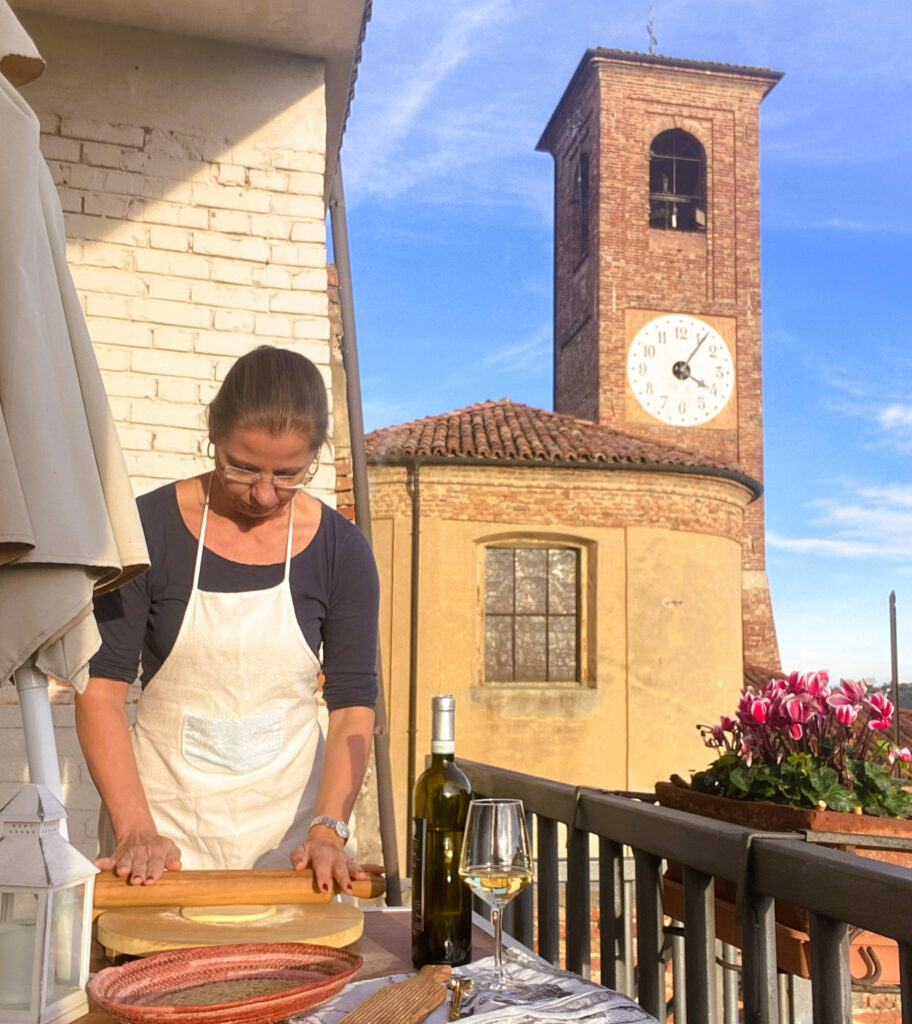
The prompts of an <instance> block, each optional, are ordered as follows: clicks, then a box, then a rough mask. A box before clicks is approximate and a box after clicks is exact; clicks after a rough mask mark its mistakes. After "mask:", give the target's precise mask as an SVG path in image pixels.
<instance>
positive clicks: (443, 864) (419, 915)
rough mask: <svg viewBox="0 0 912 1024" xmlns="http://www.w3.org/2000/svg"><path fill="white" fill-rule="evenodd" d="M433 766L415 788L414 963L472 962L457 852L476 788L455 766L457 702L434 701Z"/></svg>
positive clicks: (467, 900)
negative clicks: (473, 790)
mask: <svg viewBox="0 0 912 1024" xmlns="http://www.w3.org/2000/svg"><path fill="white" fill-rule="evenodd" d="M431 707H432V711H433V729H432V734H431V764H430V767H428V768H427V770H426V771H424V772H423V773H422V774H421V776H420V777H419V778H418V782H417V783H416V784H415V817H414V821H413V829H414V831H413V837H412V842H413V860H412V863H413V868H412V962H413V963H414V964H415V966H416V967H423V966H424V965H425V964H452V965H453V966H456V965H458V964H465V963H468V962H469V960H470V959H471V957H472V893H471V892H470V890H469V887H468V886H467V885H466V884H465V883H464V882H463V881H462V879H461V878H460V877H459V853H460V850H461V847H462V833H463V830H464V829H465V822H466V815H467V814H468V811H469V803H470V801H471V799H472V787H471V786H470V785H469V780H468V779H467V778H466V777H465V775H464V774H463V772H461V771H460V770H459V768H457V767H456V765H455V763H454V762H453V751H454V748H455V742H454V741H455V722H454V719H455V714H456V701H455V700H454V699H453V697H451V696H438V697H434V699H433V700H432V702H431Z"/></svg>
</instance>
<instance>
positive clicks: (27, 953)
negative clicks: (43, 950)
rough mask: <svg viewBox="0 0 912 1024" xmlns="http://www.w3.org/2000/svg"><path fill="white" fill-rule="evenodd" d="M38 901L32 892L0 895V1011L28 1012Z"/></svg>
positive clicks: (39, 905) (39, 906) (39, 901)
mask: <svg viewBox="0 0 912 1024" xmlns="http://www.w3.org/2000/svg"><path fill="white" fill-rule="evenodd" d="M41 902H42V901H41V900H39V898H38V894H37V893H32V892H5V893H2V894H0V1009H4V1010H28V1009H29V1006H30V1003H31V998H32V970H33V964H34V962H35V939H36V937H37V931H38V916H39V912H40V909H41Z"/></svg>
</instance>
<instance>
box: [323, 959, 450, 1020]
mask: <svg viewBox="0 0 912 1024" xmlns="http://www.w3.org/2000/svg"><path fill="white" fill-rule="evenodd" d="M449 978H450V967H449V966H448V965H447V964H430V965H428V966H427V967H422V968H421V970H420V971H419V972H418V974H416V975H415V977H414V978H408V979H407V980H406V981H394V982H393V983H392V984H391V985H384V986H383V988H381V989H380V990H379V991H377V992H374V994H373V995H370V996H368V997H367V999H365V1000H364V1002H363V1003H361V1005H360V1006H356V1007H355V1008H354V1010H352V1011H351V1012H350V1013H346V1015H345V1016H344V1017H343V1018H342V1020H340V1021H339V1024H418V1022H419V1021H422V1020H424V1018H425V1017H427V1016H428V1014H429V1013H431V1012H432V1011H433V1010H436V1009H437V1007H438V1006H440V1004H441V1003H442V1002H443V1001H444V999H446V994H447V989H446V984H447V982H448V981H449Z"/></svg>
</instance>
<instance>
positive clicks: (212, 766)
mask: <svg viewBox="0 0 912 1024" xmlns="http://www.w3.org/2000/svg"><path fill="white" fill-rule="evenodd" d="M283 722H284V714H283V713H282V711H269V712H266V713H265V714H260V715H248V716H246V717H245V718H200V717H198V716H197V715H185V716H184V721H183V726H182V728H181V753H182V754H183V756H184V760H185V761H187V762H188V764H191V765H193V767H194V768H198V769H199V770H200V771H203V772H211V773H214V774H215V773H221V772H230V773H231V774H233V775H244V774H246V773H247V772H253V771H256V770H257V769H258V768H263V767H265V766H266V765H268V764H269V763H270V761H274V760H275V759H276V758H277V757H278V756H279V753H280V751H281V749H282V738H283V732H284V730H283Z"/></svg>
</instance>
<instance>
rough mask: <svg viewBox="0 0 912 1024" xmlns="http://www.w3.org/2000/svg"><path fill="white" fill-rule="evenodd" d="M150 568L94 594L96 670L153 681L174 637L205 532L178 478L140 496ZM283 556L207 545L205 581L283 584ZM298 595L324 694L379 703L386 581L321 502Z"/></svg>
mask: <svg viewBox="0 0 912 1024" xmlns="http://www.w3.org/2000/svg"><path fill="white" fill-rule="evenodd" d="M137 505H138V507H139V514H140V518H141V520H142V524H143V530H144V531H145V535H146V544H147V546H148V548H149V557H150V561H151V568H150V569H149V570H148V571H147V572H145V573H143V575H142V576H139V577H137V578H136V579H135V580H133V581H131V582H130V583H127V584H126V585H124V586H123V587H121V588H120V589H118V590H114V591H112V592H111V593H108V594H103V595H101V596H100V597H97V598H96V599H95V618H96V620H97V622H98V628H99V631H100V633H101V637H102V646H101V649H100V650H99V652H98V653H97V654H96V655H95V657H94V658H92V660H91V662H90V666H89V670H90V674H91V675H93V676H100V677H102V678H105V679H118V680H122V681H123V682H127V683H131V682H133V680H134V679H136V678H137V676H138V675H139V676H140V679H141V682H142V685H143V686H146V685H147V684H148V683H149V682H150V680H151V679H152V678H153V677H154V676H155V673H156V672H157V671H158V669H159V668H160V666H161V665H162V663H163V662H164V660H165V658H167V656H168V654H169V653H170V651H171V648H172V647H173V646H174V642H175V640H176V639H177V634H178V631H179V630H180V626H181V623H182V622H183V618H184V612H185V611H186V608H187V602H188V600H189V598H190V590H191V587H192V585H193V567H194V564H195V561H196V551H197V543H198V541H197V539H196V537H194V536H193V534H192V533H191V532H190V530H189V529H188V528H187V525H186V523H185V522H184V520H183V517H182V516H181V513H180V508H179V507H178V503H177V492H176V488H175V485H174V484H167V485H166V486H164V487H159V488H158V489H157V490H154V491H151V492H150V493H148V494H145V495H143V496H142V497H140V498H139V499H138V501H137ZM284 571H285V563H284V561H282V562H276V563H273V564H271V565H247V564H243V563H240V562H232V561H230V560H229V559H227V558H223V557H222V556H221V555H217V554H215V553H214V552H212V551H210V550H209V549H208V548H206V549H204V551H203V560H202V565H201V566H200V583H199V585H200V589H201V590H210V591H217V592H221V593H229V592H230V593H236V592H239V591H245V590H261V589H266V588H268V587H274V586H276V584H278V583H280V582H281V580H282V577H283V574H284ZM289 577H290V584H291V595H292V600H293V602H294V609H295V615H296V617H297V620H298V623H299V625H300V627H301V632H302V633H303V635H304V638H305V640H306V641H307V643H308V645H309V646H310V648H311V650H312V651H313V652H314V654H316V655H317V657H320V655H321V646H322V665H323V674H324V677H325V682H324V684H323V696H324V698H325V700H326V703H327V706H328V707H329V710H330V711H334V710H336V709H337V708H343V707H354V706H364V707H373V706H374V704H375V702H376V699H377V674H376V652H377V608H378V603H379V591H380V588H379V581H378V578H377V568H376V565H375V563H374V557H373V554H372V552H371V550H370V546H369V545H368V543H367V541H366V540H365V538H364V535H363V534H362V533H361V531H360V530H359V529H358V528H357V527H356V526H355V525H354V524H353V523H350V522H349V521H348V520H347V519H346V518H345V517H344V516H342V515H340V514H339V513H338V512H336V511H335V510H334V509H331V508H329V507H328V506H326V505H323V506H322V513H321V518H320V525H319V526H318V528H317V532H316V534H315V535H314V537H313V539H312V540H311V542H310V543H309V544H308V545H307V547H306V548H304V550H303V551H301V552H299V553H298V554H296V555H294V556H293V557H292V559H291V569H290V574H289Z"/></svg>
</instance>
